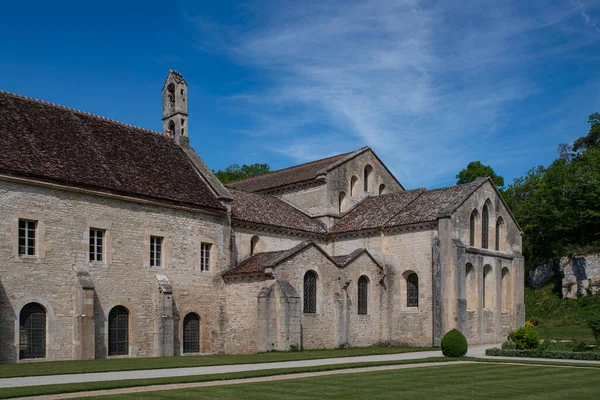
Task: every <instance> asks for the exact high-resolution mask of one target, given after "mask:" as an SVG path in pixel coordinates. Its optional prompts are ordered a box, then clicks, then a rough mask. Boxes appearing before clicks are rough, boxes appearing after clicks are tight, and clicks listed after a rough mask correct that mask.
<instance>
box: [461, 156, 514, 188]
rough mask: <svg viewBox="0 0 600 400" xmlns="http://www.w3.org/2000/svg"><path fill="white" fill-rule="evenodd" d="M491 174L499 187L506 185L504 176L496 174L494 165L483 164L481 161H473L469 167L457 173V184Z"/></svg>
mask: <svg viewBox="0 0 600 400" xmlns="http://www.w3.org/2000/svg"><path fill="white" fill-rule="evenodd" d="M486 176H489V177H490V178H492V181H493V182H494V184H495V185H496V186H497V187H498V188H502V187H504V178H503V177H501V176H499V175H496V173H495V172H494V170H493V169H492V167H490V166H489V165H483V164H482V163H481V162H480V161H471V162H470V163H469V165H467V168H465V169H463V170H462V171H460V172H459V173H458V174H456V179H457V181H456V184H457V185H460V184H461V183H469V182H473V181H474V180H475V179H477V178H483V177H486Z"/></svg>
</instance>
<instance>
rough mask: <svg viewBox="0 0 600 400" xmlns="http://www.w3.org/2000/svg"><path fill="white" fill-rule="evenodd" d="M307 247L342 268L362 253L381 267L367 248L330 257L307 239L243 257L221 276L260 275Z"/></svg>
mask: <svg viewBox="0 0 600 400" xmlns="http://www.w3.org/2000/svg"><path fill="white" fill-rule="evenodd" d="M309 247H314V248H316V249H317V250H319V251H320V252H321V253H322V254H323V255H324V256H325V257H326V258H327V259H329V260H330V261H331V262H332V263H333V264H335V265H336V266H338V267H340V268H344V267H346V266H347V265H349V264H351V263H352V261H354V260H356V259H357V258H358V257H360V256H361V255H362V254H366V255H367V256H368V257H369V258H371V260H373V262H374V263H375V264H377V266H378V267H379V268H383V267H382V265H381V264H380V263H379V261H377V260H376V259H375V258H374V257H373V256H372V255H371V254H370V253H369V251H368V250H367V249H356V250H354V251H353V252H352V253H350V254H347V255H343V256H334V257H332V256H330V255H329V254H327V253H326V252H325V250H323V249H322V248H321V247H319V246H318V245H316V244H315V243H314V242H312V241H310V240H307V241H304V242H301V243H299V244H297V245H296V246H294V247H292V248H290V249H287V250H280V251H267V252H264V253H257V254H255V255H253V256H251V257H249V258H247V259H245V260H244V261H242V262H241V263H239V264H238V265H237V266H235V267H234V268H232V269H230V270H229V271H227V272H225V273H224V274H223V277H225V278H227V277H232V276H240V275H246V276H247V275H262V274H264V273H265V270H266V268H275V267H276V266H277V265H278V264H280V263H281V262H283V261H285V260H287V259H288V258H290V257H293V256H294V255H296V254H298V253H300V252H302V251H304V250H306V249H307V248H309Z"/></svg>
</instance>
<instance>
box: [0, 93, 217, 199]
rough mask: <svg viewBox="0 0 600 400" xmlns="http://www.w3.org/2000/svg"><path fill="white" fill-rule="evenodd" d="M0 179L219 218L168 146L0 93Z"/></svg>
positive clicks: (178, 151) (129, 129) (180, 155)
mask: <svg viewBox="0 0 600 400" xmlns="http://www.w3.org/2000/svg"><path fill="white" fill-rule="evenodd" d="M0 149H2V152H1V154H0V173H5V174H11V175H15V176H21V177H27V178H32V179H36V180H41V181H47V182H52V183H60V184H64V185H69V186H75V187H81V188H86V189H93V190H99V191H105V192H109V193H114V194H123V195H129V196H134V197H139V198H144V199H148V200H155V201H162V202H166V203H169V204H177V205H184V206H188V207H194V208H207V209H212V210H225V207H224V206H223V205H222V204H221V203H220V202H219V201H218V200H217V198H216V197H215V195H214V194H213V192H212V191H211V190H210V189H209V187H208V186H207V185H206V183H205V182H204V181H203V180H202V179H201V177H200V175H199V174H198V172H197V171H196V169H195V168H194V167H193V165H192V164H191V163H190V161H189V159H188V156H187V155H186V154H185V153H184V151H183V150H182V148H181V147H179V146H178V145H177V144H176V143H175V142H174V141H173V140H171V139H169V138H167V137H165V136H163V135H161V134H159V133H156V132H152V131H148V130H145V129H141V128H137V127H133V126H130V125H125V124H122V123H119V122H116V121H112V120H109V119H107V118H103V117H99V116H96V115H92V114H88V113H85V112H81V111H77V110H73V109H69V108H66V107H61V106H57V105H54V104H50V103H46V102H43V101H40V100H35V99H30V98H26V97H22V96H18V95H14V94H9V93H6V92H2V91H0Z"/></svg>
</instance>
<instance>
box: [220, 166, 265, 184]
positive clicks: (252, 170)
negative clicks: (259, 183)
mask: <svg viewBox="0 0 600 400" xmlns="http://www.w3.org/2000/svg"><path fill="white" fill-rule="evenodd" d="M268 172H271V169H270V167H269V164H258V163H257V164H252V165H246V164H244V165H242V166H241V167H240V166H239V165H238V164H232V165H230V166H228V167H227V168H225V169H224V170H218V171H214V170H213V173H214V174H215V176H216V177H217V178H218V179H219V180H220V181H221V183H229V182H235V181H241V180H243V179H248V178H254V177H255V176H260V175H264V174H266V173H268Z"/></svg>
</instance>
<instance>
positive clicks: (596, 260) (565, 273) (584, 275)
mask: <svg viewBox="0 0 600 400" xmlns="http://www.w3.org/2000/svg"><path fill="white" fill-rule="evenodd" d="M560 271H561V275H562V277H563V278H562V292H563V293H562V294H563V298H566V299H574V298H577V297H581V296H585V295H586V294H588V293H590V294H594V293H597V292H599V291H600V254H588V255H585V256H574V257H571V258H569V257H563V258H561V259H560Z"/></svg>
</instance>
